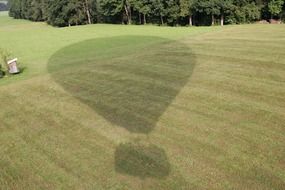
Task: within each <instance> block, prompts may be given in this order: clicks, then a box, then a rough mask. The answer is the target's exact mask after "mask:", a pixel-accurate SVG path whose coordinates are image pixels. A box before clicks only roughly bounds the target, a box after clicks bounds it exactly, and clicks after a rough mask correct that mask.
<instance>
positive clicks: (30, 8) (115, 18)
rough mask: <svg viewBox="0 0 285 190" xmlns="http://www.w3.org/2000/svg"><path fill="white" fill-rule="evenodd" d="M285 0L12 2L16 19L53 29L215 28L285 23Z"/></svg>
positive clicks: (71, 0)
mask: <svg viewBox="0 0 285 190" xmlns="http://www.w3.org/2000/svg"><path fill="white" fill-rule="evenodd" d="M284 1H285V0H9V2H8V5H9V8H10V11H9V15H10V16H11V17H14V18H16V19H29V20H32V21H46V22H47V23H48V24H51V25H53V26H59V27H64V26H72V25H82V24H91V23H124V24H147V23H151V24H159V25H171V26H176V25H189V26H192V25H196V26H200V25H215V24H220V25H224V24H242V23H251V22H255V21H258V20H261V19H265V20H269V19H285V3H284Z"/></svg>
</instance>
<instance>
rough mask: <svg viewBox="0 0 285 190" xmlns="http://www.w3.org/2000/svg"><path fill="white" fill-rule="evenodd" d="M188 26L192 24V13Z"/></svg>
mask: <svg viewBox="0 0 285 190" xmlns="http://www.w3.org/2000/svg"><path fill="white" fill-rule="evenodd" d="M189 26H193V22H192V15H190V16H189Z"/></svg>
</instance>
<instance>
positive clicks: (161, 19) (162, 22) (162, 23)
mask: <svg viewBox="0 0 285 190" xmlns="http://www.w3.org/2000/svg"><path fill="white" fill-rule="evenodd" d="M160 21H161V25H164V21H163V16H161V15H160Z"/></svg>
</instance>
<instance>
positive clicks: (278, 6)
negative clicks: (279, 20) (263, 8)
mask: <svg viewBox="0 0 285 190" xmlns="http://www.w3.org/2000/svg"><path fill="white" fill-rule="evenodd" d="M283 5H284V0H271V1H270V2H269V3H268V9H269V12H270V13H271V15H272V16H277V15H279V14H280V13H281V11H282V7H283Z"/></svg>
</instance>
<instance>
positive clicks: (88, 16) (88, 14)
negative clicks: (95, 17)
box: [84, 0, 92, 24]
mask: <svg viewBox="0 0 285 190" xmlns="http://www.w3.org/2000/svg"><path fill="white" fill-rule="evenodd" d="M84 7H85V12H86V15H87V19H88V24H92V21H91V15H90V10H89V6H88V0H85V6H84Z"/></svg>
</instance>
